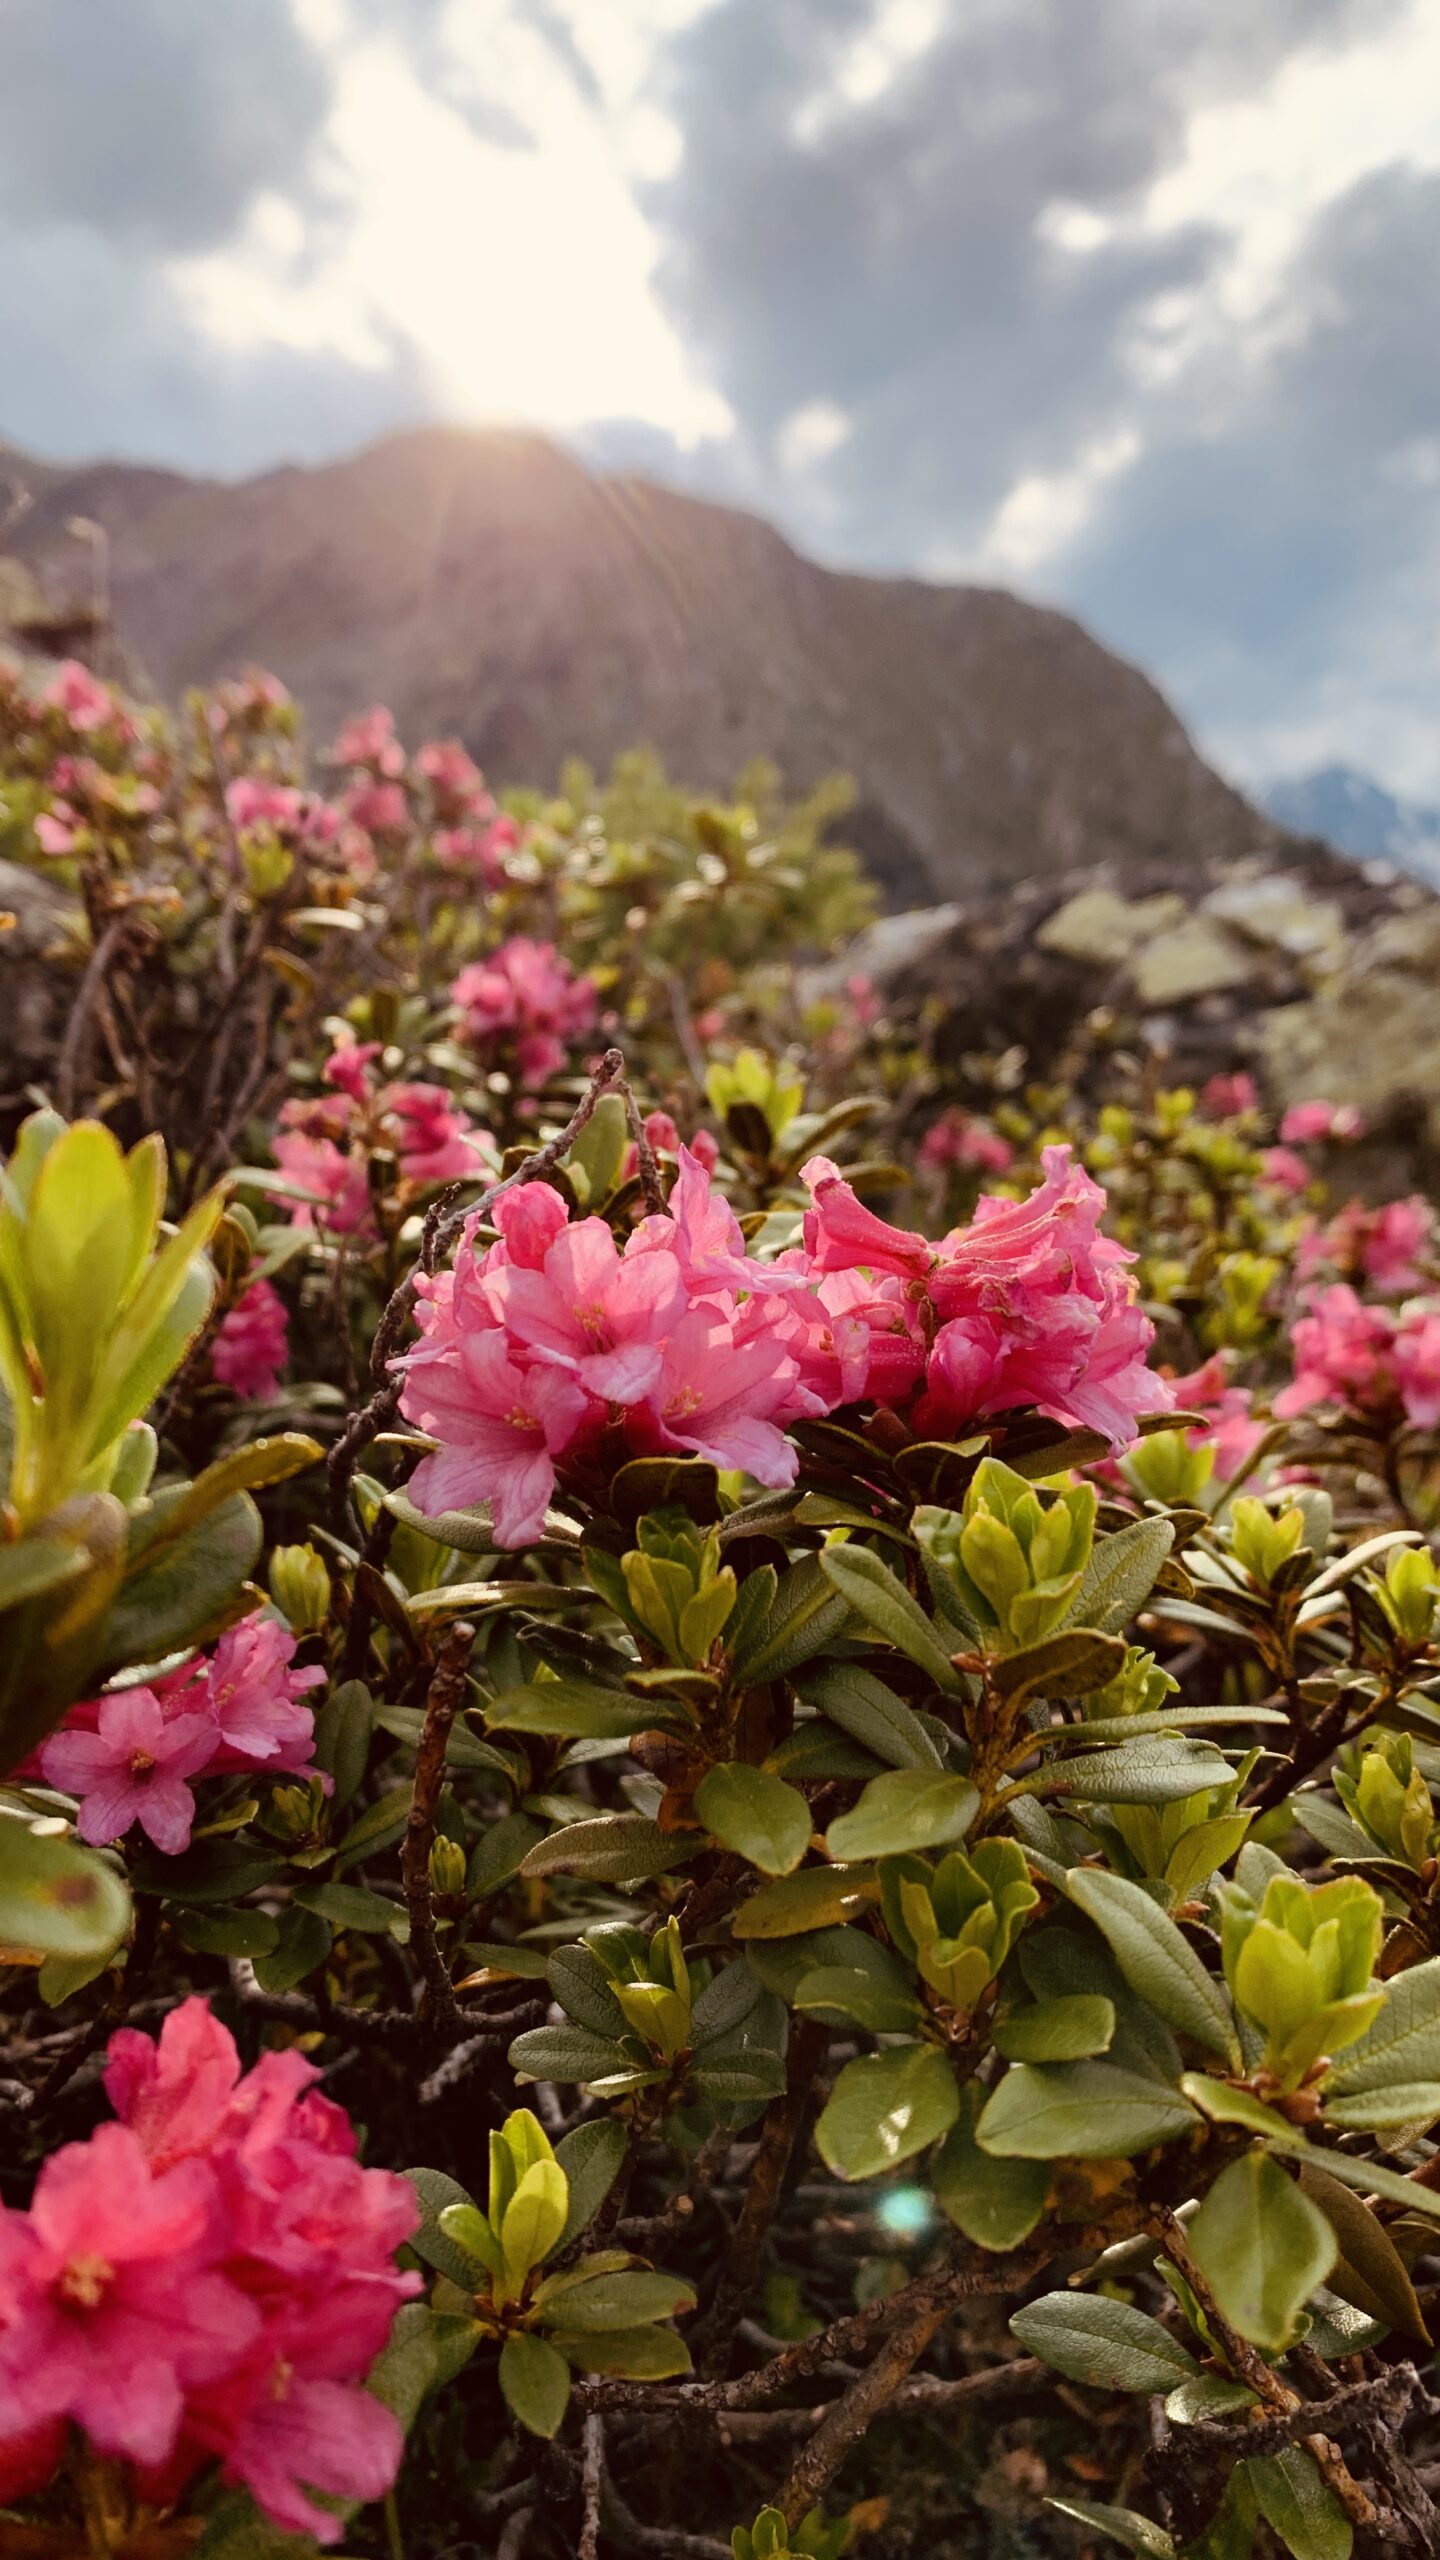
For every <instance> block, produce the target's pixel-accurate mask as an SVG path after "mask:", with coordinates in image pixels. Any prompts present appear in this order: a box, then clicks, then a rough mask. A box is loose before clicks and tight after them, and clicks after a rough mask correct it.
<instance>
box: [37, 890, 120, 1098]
mask: <svg viewBox="0 0 1440 2560" xmlns="http://www.w3.org/2000/svg"><path fill="white" fill-rule="evenodd" d="M129 922H130V915H129V910H128V909H126V908H122V909H121V910H120V912H119V914H118V915H113V916H112V917H111V918H110V921H109V923H108V924H107V925H106V927H105V930H104V932H103V933H102V934H101V936H100V939H99V941H98V942H97V943H96V945H95V948H94V950H93V951H92V952H91V954H90V957H89V959H88V960H87V961H86V963H85V972H84V975H83V977H82V978H81V980H80V984H79V986H78V988H77V989H76V993H75V1001H74V1003H73V1005H72V1006H71V1008H70V1019H69V1021H68V1022H67V1023H66V1025H65V1037H64V1039H63V1041H62V1042H61V1044H60V1057H59V1061H58V1063H57V1065H56V1069H55V1107H56V1109H57V1111H58V1112H59V1113H60V1115H61V1117H62V1119H65V1120H73V1119H74V1117H75V1100H76V1088H77V1086H78V1084H79V1080H80V1068H81V1064H82V1062H83V1059H84V1055H85V1048H86V1042H87V1039H88V1035H89V1030H90V1017H91V1015H92V1014H93V1012H94V1010H95V1006H96V1003H97V1001H98V999H99V997H100V994H101V991H102V990H103V988H104V985H105V976H106V972H107V970H108V969H109V967H110V963H111V961H112V960H113V959H114V958H115V955H116V953H117V952H118V951H119V949H120V945H121V943H122V942H123V941H124V939H125V934H126V930H127V928H128V926H129Z"/></svg>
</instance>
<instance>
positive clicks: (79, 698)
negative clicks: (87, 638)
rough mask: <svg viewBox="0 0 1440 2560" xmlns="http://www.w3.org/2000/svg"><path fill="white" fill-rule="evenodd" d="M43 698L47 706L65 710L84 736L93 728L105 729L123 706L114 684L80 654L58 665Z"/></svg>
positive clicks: (71, 721)
mask: <svg viewBox="0 0 1440 2560" xmlns="http://www.w3.org/2000/svg"><path fill="white" fill-rule="evenodd" d="M40 698H41V701H42V702H43V703H44V704H45V705H46V707H47V709H49V710H51V711H63V713H64V715H65V717H66V719H67V720H68V721H69V723H70V726H71V728H72V729H76V730H78V731H79V733H80V735H81V736H82V737H84V736H85V735H86V734H87V733H88V732H89V731H90V730H92V729H103V728H104V726H105V723H106V722H107V720H110V719H113V717H114V716H115V713H116V711H117V709H118V707H119V706H118V704H117V703H116V700H115V696H114V695H113V693H112V692H111V690H110V687H109V686H108V685H107V684H102V683H101V682H100V679H99V677H98V676H93V675H92V674H91V672H90V670H89V668H88V667H85V666H82V665H81V663H80V661H79V659H78V658H67V659H66V660H65V662H64V664H63V665H62V666H60V667H58V668H57V669H56V671H55V673H54V675H53V676H52V677H51V679H50V682H49V683H48V684H47V686H46V687H45V690H44V693H43V694H42V695H41V697H40Z"/></svg>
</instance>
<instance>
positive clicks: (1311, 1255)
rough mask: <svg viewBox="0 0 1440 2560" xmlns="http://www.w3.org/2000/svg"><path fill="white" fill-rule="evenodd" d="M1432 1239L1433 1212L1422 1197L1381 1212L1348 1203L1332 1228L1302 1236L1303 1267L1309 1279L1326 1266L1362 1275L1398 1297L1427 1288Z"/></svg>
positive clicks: (1389, 1204) (1388, 1203) (1392, 1203)
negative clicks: (1427, 1260)
mask: <svg viewBox="0 0 1440 2560" xmlns="http://www.w3.org/2000/svg"><path fill="white" fill-rule="evenodd" d="M1434 1240H1435V1213H1434V1210H1433V1209H1432V1208H1431V1206H1430V1203H1429V1201H1428V1200H1423V1199H1422V1198H1421V1197H1420V1196H1419V1194H1418V1193H1415V1194H1413V1195H1412V1196H1411V1198H1409V1199H1408V1200H1387V1201H1386V1202H1385V1204H1384V1206H1383V1208H1379V1209H1368V1208H1367V1207H1366V1206H1365V1204H1364V1202H1363V1201H1360V1200H1350V1201H1347V1202H1346V1205H1345V1207H1344V1208H1343V1209H1342V1210H1340V1212H1339V1213H1338V1215H1337V1216H1336V1217H1334V1218H1332V1219H1331V1221H1330V1223H1329V1225H1328V1226H1326V1227H1320V1228H1317V1229H1312V1230H1311V1232H1310V1233H1309V1234H1307V1235H1306V1236H1305V1237H1304V1239H1303V1240H1302V1245H1301V1253H1300V1268H1301V1271H1302V1272H1303V1273H1304V1274H1306V1275H1308V1274H1309V1273H1310V1272H1312V1271H1313V1270H1314V1269H1315V1268H1316V1266H1317V1265H1318V1264H1322V1263H1327V1262H1328V1263H1330V1264H1332V1265H1333V1266H1334V1268H1335V1269H1336V1270H1337V1271H1339V1272H1341V1273H1342V1274H1343V1275H1344V1276H1345V1277H1346V1278H1347V1279H1348V1278H1350V1277H1352V1276H1354V1275H1357V1274H1360V1273H1363V1275H1364V1277H1365V1278H1366V1279H1367V1280H1368V1281H1370V1282H1371V1284H1372V1285H1373V1286H1374V1287H1375V1288H1376V1289H1379V1290H1381V1291H1382V1292H1383V1293H1384V1294H1385V1295H1386V1296H1387V1297H1399V1296H1401V1295H1403V1294H1404V1293H1405V1292H1406V1291H1408V1290H1411V1289H1418V1288H1420V1287H1421V1286H1422V1285H1423V1283H1424V1278H1425V1258H1426V1256H1427V1255H1429V1254H1431V1253H1432V1252H1433V1250H1434Z"/></svg>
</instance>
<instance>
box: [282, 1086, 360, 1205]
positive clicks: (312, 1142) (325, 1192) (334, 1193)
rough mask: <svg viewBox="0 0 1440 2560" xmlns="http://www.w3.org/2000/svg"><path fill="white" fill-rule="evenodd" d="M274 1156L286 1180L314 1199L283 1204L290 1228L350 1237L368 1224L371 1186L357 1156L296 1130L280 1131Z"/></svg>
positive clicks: (328, 1139)
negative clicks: (325, 1230) (316, 1229)
mask: <svg viewBox="0 0 1440 2560" xmlns="http://www.w3.org/2000/svg"><path fill="white" fill-rule="evenodd" d="M290 1108H291V1106H290V1104H289V1103H287V1104H286V1106H285V1109H286V1111H289V1110H290ZM282 1117H283V1114H282ZM273 1153H274V1157H275V1162H276V1164H277V1165H278V1166H279V1169H280V1171H281V1172H282V1173H283V1174H284V1175H285V1177H286V1179H287V1180H288V1181H290V1182H294V1183H298V1184H299V1185H300V1187H301V1188H302V1189H303V1190H305V1191H307V1192H310V1193H311V1194H312V1195H313V1196H312V1198H311V1199H308V1200H295V1201H291V1202H289V1203H287V1205H288V1207H289V1210H290V1216H291V1221H292V1224H293V1225H295V1226H297V1227H313V1226H326V1227H329V1228H330V1230H331V1232H332V1234H334V1235H337V1236H349V1235H354V1234H355V1232H356V1230H357V1229H358V1228H360V1227H363V1226H365V1225H367V1224H368V1222H369V1218H370V1186H369V1184H368V1182H367V1181H366V1178H365V1164H364V1159H363V1158H362V1157H360V1156H350V1155H347V1154H346V1153H345V1151H344V1150H343V1148H341V1147H337V1146H336V1144H335V1141H334V1139H333V1138H313V1137H310V1136H308V1135H307V1134H306V1133H305V1132H304V1131H303V1130H300V1129H291V1130H285V1131H283V1132H282V1133H281V1135H280V1136H279V1137H278V1138H277V1139H276V1140H275V1143H274V1148H273Z"/></svg>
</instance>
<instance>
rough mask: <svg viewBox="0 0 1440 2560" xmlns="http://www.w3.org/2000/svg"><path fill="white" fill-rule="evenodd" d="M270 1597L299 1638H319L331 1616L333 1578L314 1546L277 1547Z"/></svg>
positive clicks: (272, 1567) (271, 1567)
mask: <svg viewBox="0 0 1440 2560" xmlns="http://www.w3.org/2000/svg"><path fill="white" fill-rule="evenodd" d="M270 1597H271V1599H272V1600H273V1601H274V1603H275V1606H276V1608H277V1609H279V1610H281V1611H282V1612H283V1614H284V1615H285V1617H286V1618H288V1620H289V1622H290V1627H291V1631H292V1633H293V1634H295V1635H297V1636H313V1635H318V1634H319V1633H320V1631H321V1629H322V1628H323V1626H324V1624H325V1621H326V1619H327V1617H328V1616H329V1613H330V1576H329V1573H328V1571H327V1569H326V1565H325V1559H324V1557H323V1556H322V1555H320V1554H319V1552H318V1551H317V1549H316V1548H314V1547H311V1546H301V1547H277V1548H276V1549H275V1551H274V1553H273V1555H272V1556H271V1558H270Z"/></svg>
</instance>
